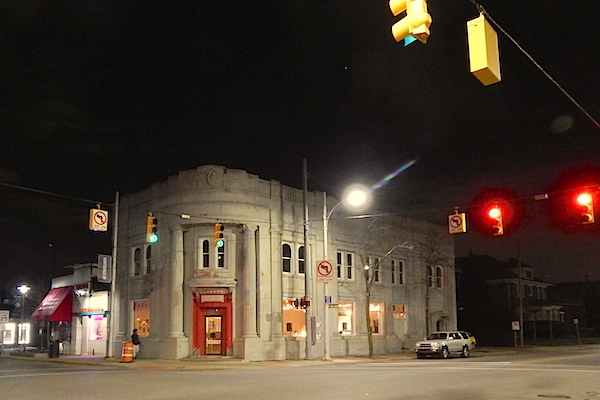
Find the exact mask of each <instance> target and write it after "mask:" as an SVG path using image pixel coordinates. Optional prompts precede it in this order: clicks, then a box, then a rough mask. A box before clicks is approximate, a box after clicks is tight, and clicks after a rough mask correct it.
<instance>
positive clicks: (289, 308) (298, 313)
mask: <svg viewBox="0 0 600 400" xmlns="http://www.w3.org/2000/svg"><path fill="white" fill-rule="evenodd" d="M283 334H284V335H290V336H306V311H305V310H303V309H301V308H296V307H295V306H294V301H293V300H284V301H283Z"/></svg>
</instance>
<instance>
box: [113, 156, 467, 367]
mask: <svg viewBox="0 0 600 400" xmlns="http://www.w3.org/2000/svg"><path fill="white" fill-rule="evenodd" d="M302 200H303V193H302V190H299V189H296V188H292V187H289V186H285V185H282V184H281V183H280V182H278V181H275V180H264V179H260V178H259V177H258V176H256V175H252V174H250V173H248V172H246V171H243V170H237V169H227V168H225V167H223V166H216V165H205V166H201V167H198V168H197V169H195V170H189V171H183V172H180V173H179V174H178V175H177V176H172V177H170V178H169V179H168V180H167V181H165V182H160V183H156V184H154V185H153V186H152V187H150V188H148V189H147V190H145V191H142V192H140V193H136V194H132V195H128V196H124V197H123V198H122V200H121V204H120V207H119V225H118V249H119V251H118V255H117V271H118V273H117V280H116V297H115V299H116V309H115V315H114V318H115V323H116V339H115V345H116V346H115V348H119V347H118V345H117V343H120V342H122V341H124V340H128V339H129V335H130V334H131V331H132V329H134V328H137V329H138V334H139V335H140V338H141V341H142V344H141V352H140V355H139V356H140V357H142V358H164V359H180V358H186V357H193V356H203V355H215V356H218V355H221V356H232V357H237V358H243V359H246V360H249V361H258V360H284V359H297V358H304V356H305V351H306V349H305V345H306V340H305V339H306V331H305V320H306V316H305V315H306V314H305V310H304V309H302V308H298V307H297V305H296V304H295V300H297V299H301V298H303V297H304V296H305V272H306V271H307V269H308V268H311V270H310V273H309V276H310V277H311V279H310V284H311V286H310V287H311V291H312V301H311V314H312V315H314V317H315V318H314V320H313V324H311V326H314V329H313V332H314V335H313V336H312V338H311V339H312V340H310V341H309V343H310V342H313V341H314V347H313V351H312V354H314V356H315V358H320V357H321V356H322V355H323V352H324V340H323V339H324V337H323V335H324V332H325V330H324V325H323V324H324V321H325V320H326V318H324V315H325V309H327V310H328V313H329V314H328V320H329V324H328V325H329V333H330V341H329V343H330V354H331V356H334V357H335V356H342V355H364V354H367V353H368V340H367V339H368V338H367V331H368V329H367V318H366V315H367V312H368V313H369V316H370V321H371V322H370V323H371V329H372V332H373V345H374V352H375V353H390V352H395V351H398V350H400V349H401V348H406V347H411V346H412V345H413V344H414V342H415V341H416V340H420V339H421V338H422V337H423V336H424V335H425V334H426V333H427V332H428V331H433V330H436V329H452V328H455V327H456V299H455V281H454V276H455V274H454V246H453V242H452V238H451V237H450V235H448V234H446V233H445V228H444V227H441V226H438V225H434V224H430V223H426V222H423V221H416V220H412V219H407V218H404V217H402V218H401V217H397V216H383V217H377V218H366V219H344V218H342V217H340V214H337V213H336V214H334V215H332V217H331V219H330V220H329V230H328V232H329V233H328V237H329V240H328V242H329V245H328V248H329V251H328V253H329V257H328V259H329V260H330V261H331V264H332V265H333V275H334V278H335V279H334V281H333V282H330V283H328V284H327V289H325V284H324V283H321V282H317V272H316V265H317V261H318V260H323V259H325V257H324V255H323V251H324V249H323V202H324V195H323V193H316V192H309V193H308V209H309V218H308V219H309V223H308V232H309V245H308V251H305V248H304V207H303V201H302ZM327 202H328V209H329V210H331V209H332V208H333V207H334V206H335V205H337V204H338V201H337V200H336V199H334V198H331V197H328V198H327ZM340 209H343V207H340V208H338V209H336V210H340ZM149 212H151V213H152V214H153V215H154V216H155V217H156V218H157V220H158V223H157V228H158V234H159V237H160V239H159V241H158V242H156V243H153V244H150V243H147V242H146V217H147V216H148V213H149ZM340 213H342V214H343V211H340ZM182 216H183V217H182ZM217 221H219V222H220V223H222V224H223V226H224V232H223V233H224V241H225V245H224V246H223V247H220V248H217V247H215V246H214V242H213V237H214V223H215V222H217ZM393 248H394V251H393V252H391V254H390V255H387V256H386V255H385V254H386V253H387V252H389V250H391V249H393ZM366 265H369V266H370V267H371V268H369V269H368V270H365V266H366ZM365 276H369V277H371V278H372V281H373V282H372V285H371V287H370V296H369V297H370V301H369V303H370V304H369V305H368V306H367V304H366V302H367V300H366V299H367V294H366V293H367V289H366V279H365ZM325 290H327V293H325ZM325 294H328V295H329V296H331V304H328V305H327V306H328V307H327V308H325V307H326V305H325V304H324V303H325V298H326V297H325ZM296 303H297V302H296ZM367 307H368V309H367ZM367 310H368V311H367Z"/></svg>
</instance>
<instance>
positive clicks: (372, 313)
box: [369, 303, 383, 334]
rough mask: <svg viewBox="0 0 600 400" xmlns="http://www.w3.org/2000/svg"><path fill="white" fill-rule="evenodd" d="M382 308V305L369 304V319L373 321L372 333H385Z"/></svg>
mask: <svg viewBox="0 0 600 400" xmlns="http://www.w3.org/2000/svg"><path fill="white" fill-rule="evenodd" d="M382 308H383V305H382V304H381V303H371V304H369V317H370V319H371V332H372V333H379V334H381V333H383V331H382V328H383V321H382V320H381V317H382V315H383V314H382V312H381V311H382Z"/></svg>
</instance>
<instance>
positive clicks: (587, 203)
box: [577, 192, 594, 224]
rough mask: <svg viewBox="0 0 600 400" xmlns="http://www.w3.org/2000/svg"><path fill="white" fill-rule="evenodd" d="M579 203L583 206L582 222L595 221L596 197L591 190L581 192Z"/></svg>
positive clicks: (578, 198)
mask: <svg viewBox="0 0 600 400" xmlns="http://www.w3.org/2000/svg"><path fill="white" fill-rule="evenodd" d="M577 204H579V206H580V207H581V223H582V224H592V223H594V197H593V196H592V195H591V194H590V193H589V192H583V193H580V194H579V195H578V196H577Z"/></svg>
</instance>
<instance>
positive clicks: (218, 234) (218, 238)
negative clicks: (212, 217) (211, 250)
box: [214, 222, 225, 247]
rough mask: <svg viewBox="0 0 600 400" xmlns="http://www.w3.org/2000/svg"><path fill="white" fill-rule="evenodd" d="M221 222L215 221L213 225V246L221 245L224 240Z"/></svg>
mask: <svg viewBox="0 0 600 400" xmlns="http://www.w3.org/2000/svg"><path fill="white" fill-rule="evenodd" d="M224 229H225V228H224V227H223V224H222V223H220V222H215V225H214V245H215V247H223V245H224V244H225V241H224V240H223V230H224Z"/></svg>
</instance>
